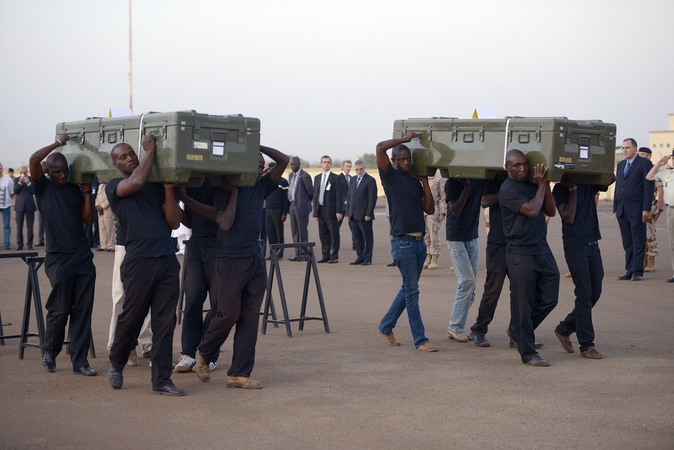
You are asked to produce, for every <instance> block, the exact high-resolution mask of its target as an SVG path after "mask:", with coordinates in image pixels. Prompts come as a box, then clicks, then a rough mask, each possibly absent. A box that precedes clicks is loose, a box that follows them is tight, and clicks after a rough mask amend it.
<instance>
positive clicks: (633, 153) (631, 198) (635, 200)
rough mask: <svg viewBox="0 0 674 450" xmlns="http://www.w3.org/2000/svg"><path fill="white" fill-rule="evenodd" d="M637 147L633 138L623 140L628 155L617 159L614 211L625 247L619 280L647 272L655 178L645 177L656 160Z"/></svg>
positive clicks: (636, 276) (635, 278)
mask: <svg viewBox="0 0 674 450" xmlns="http://www.w3.org/2000/svg"><path fill="white" fill-rule="evenodd" d="M637 149H638V146H637V142H636V141H635V140H634V139H632V138H628V139H625V140H624V141H623V146H622V152H623V156H624V157H625V159H624V160H622V161H620V162H619V163H618V169H617V171H616V186H615V194H614V196H613V215H614V216H615V217H616V218H617V219H618V225H619V226H620V235H621V236H622V241H623V249H624V250H625V273H624V274H623V275H620V276H619V277H618V279H619V280H633V281H639V280H641V279H642V278H643V275H644V253H645V251H646V221H647V220H648V217H649V215H650V212H651V203H652V202H653V190H654V182H653V181H648V180H647V179H646V175H647V174H648V172H649V171H650V170H651V167H653V164H652V163H651V162H650V161H649V160H648V159H646V158H642V157H640V156H639V155H638V154H637Z"/></svg>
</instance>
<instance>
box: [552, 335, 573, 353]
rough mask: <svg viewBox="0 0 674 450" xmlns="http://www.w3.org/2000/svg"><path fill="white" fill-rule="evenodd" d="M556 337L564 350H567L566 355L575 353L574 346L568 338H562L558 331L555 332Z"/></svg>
mask: <svg viewBox="0 0 674 450" xmlns="http://www.w3.org/2000/svg"><path fill="white" fill-rule="evenodd" d="M555 336H557V339H559V343H560V344H562V348H564V350H566V353H573V344H572V343H571V339H569V337H568V336H562V335H561V334H559V332H558V331H557V330H555Z"/></svg>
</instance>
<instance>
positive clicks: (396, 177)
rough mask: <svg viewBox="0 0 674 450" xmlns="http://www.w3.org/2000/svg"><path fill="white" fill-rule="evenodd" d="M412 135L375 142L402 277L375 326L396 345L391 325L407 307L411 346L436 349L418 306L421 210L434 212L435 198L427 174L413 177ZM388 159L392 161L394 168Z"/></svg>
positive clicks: (423, 227) (423, 255) (423, 250)
mask: <svg viewBox="0 0 674 450" xmlns="http://www.w3.org/2000/svg"><path fill="white" fill-rule="evenodd" d="M414 137H415V134H414V132H412V131H408V132H407V134H406V135H405V137H403V138H398V139H389V140H387V141H383V142H380V143H379V144H377V167H378V168H379V177H380V179H381V181H382V184H383V185H384V191H385V192H386V201H387V202H388V204H389V208H390V222H391V255H392V256H393V261H395V262H396V265H397V266H398V270H399V271H400V275H401V276H402V279H403V284H402V286H401V287H400V290H399V291H398V295H396V297H395V299H393V303H391V306H390V307H389V310H388V312H387V313H386V314H385V315H384V317H383V318H382V319H381V322H380V323H379V327H378V330H379V333H381V335H382V336H384V339H386V342H387V343H388V345H391V346H399V345H400V342H398V340H397V339H396V338H395V336H394V335H393V328H395V326H396V323H397V322H398V319H399V318H400V315H401V314H402V313H403V311H404V310H405V309H407V317H408V319H409V322H410V330H411V331H412V337H413V338H414V346H415V347H416V348H417V350H419V351H423V352H437V351H438V348H437V347H436V346H435V345H433V344H432V343H431V341H430V340H429V339H428V338H427V337H426V330H425V329H424V323H423V321H422V319H421V311H420V310H419V278H420V277H421V271H422V270H423V268H424V260H425V259H426V244H425V243H424V232H425V231H426V220H425V219H424V213H426V214H433V213H434V212H435V202H434V201H433V195H432V194H431V190H430V187H429V186H428V177H414V176H412V175H411V174H410V168H411V166H412V153H411V152H410V149H409V148H407V146H405V145H403V144H405V143H406V142H410V141H411V140H412V139H414ZM390 148H391V149H392V150H391V160H390V161H389V158H388V155H387V154H386V152H387V151H388V149H390ZM391 162H393V164H395V168H394V166H393V165H392V164H391Z"/></svg>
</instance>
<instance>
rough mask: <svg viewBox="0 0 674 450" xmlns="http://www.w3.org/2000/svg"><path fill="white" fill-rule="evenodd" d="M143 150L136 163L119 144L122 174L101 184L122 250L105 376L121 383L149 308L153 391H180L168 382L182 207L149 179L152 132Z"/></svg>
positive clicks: (115, 155)
mask: <svg viewBox="0 0 674 450" xmlns="http://www.w3.org/2000/svg"><path fill="white" fill-rule="evenodd" d="M143 150H145V157H144V158H143V161H142V162H141V163H140V164H139V163H138V156H136V153H135V152H134V150H133V149H132V148H131V146H129V145H128V144H124V143H122V144H117V145H116V146H115V147H114V148H113V149H112V152H111V156H112V162H113V164H114V165H115V167H117V168H118V169H119V171H120V172H121V173H122V178H115V179H114V180H111V181H110V182H109V183H107V185H106V186H105V193H106V194H107V196H108V201H109V202H110V208H112V212H113V213H114V214H115V216H117V219H118V220H119V224H120V226H121V227H122V233H123V234H124V245H125V249H126V255H125V256H124V262H123V263H122V266H121V267H120V276H121V279H122V284H123V285H124V304H123V306H122V312H121V314H120V315H119V318H118V320H117V328H116V329H115V339H114V342H113V343H112V348H111V349H110V370H109V371H108V380H109V381H110V384H111V385H112V387H113V388H114V389H121V388H122V384H123V382H124V378H123V376H122V370H123V369H124V365H125V364H126V362H127V361H128V359H129V353H130V352H131V350H132V349H133V348H135V347H136V340H137V339H138V334H139V333H140V329H141V327H142V325H143V321H144V320H145V317H146V316H147V312H148V310H150V315H151V319H150V321H151V322H152V350H151V351H150V357H151V359H152V393H153V394H163V395H173V396H179V395H185V391H183V390H182V389H179V388H177V387H176V386H175V385H174V384H173V382H172V381H171V368H172V367H171V365H172V359H173V331H174V329H175V326H176V314H175V312H176V305H177V303H178V292H179V290H180V280H179V275H178V274H179V272H180V264H178V260H177V259H176V256H175V249H174V247H173V244H172V242H171V230H172V229H173V230H175V229H176V228H178V227H179V226H180V219H181V211H180V208H179V207H178V202H177V201H176V200H175V198H174V196H173V189H174V187H175V185H172V184H166V185H164V186H162V185H161V184H159V183H148V182H147V181H148V179H149V177H150V172H151V170H152V163H153V161H154V156H155V152H156V147H155V141H154V137H153V136H152V135H151V134H148V135H146V136H145V137H144V138H143Z"/></svg>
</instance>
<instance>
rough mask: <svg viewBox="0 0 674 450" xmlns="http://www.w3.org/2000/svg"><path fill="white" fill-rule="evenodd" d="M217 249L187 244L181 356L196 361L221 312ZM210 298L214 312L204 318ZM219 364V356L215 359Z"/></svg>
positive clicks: (184, 261) (210, 311)
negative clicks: (196, 355) (202, 341)
mask: <svg viewBox="0 0 674 450" xmlns="http://www.w3.org/2000/svg"><path fill="white" fill-rule="evenodd" d="M215 252H216V247H203V246H201V245H199V244H197V243H196V241H195V242H192V241H191V240H190V241H187V243H186V245H185V259H184V260H183V264H184V265H185V284H184V288H185V312H184V315H183V331H182V334H181V339H180V340H181V344H182V352H181V353H182V354H183V355H188V356H191V357H192V358H194V355H195V353H196V351H197V346H198V345H199V343H200V342H201V339H202V338H203V337H204V333H206V330H207V329H208V325H209V324H210V323H211V319H212V318H213V317H214V316H215V314H216V312H217V311H218V302H217V301H216V298H217V289H216V284H217V283H216V282H217V277H216V276H215ZM206 295H208V297H209V299H210V303H211V308H210V310H209V311H208V313H207V314H206V317H204V315H203V310H204V302H205V301H206ZM214 361H217V355H216V357H215V359H214Z"/></svg>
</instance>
